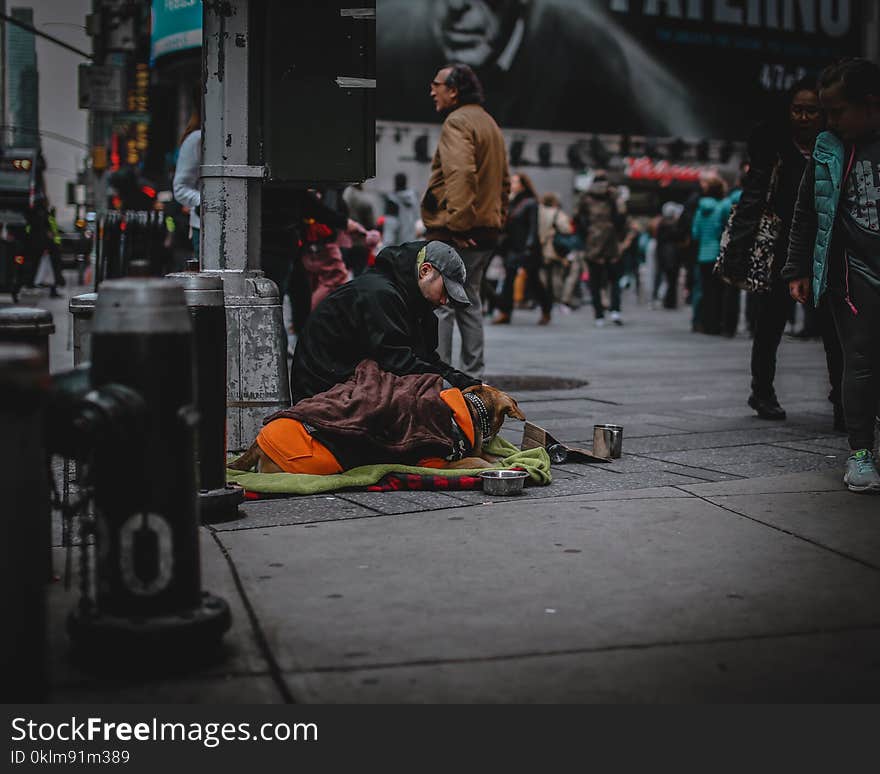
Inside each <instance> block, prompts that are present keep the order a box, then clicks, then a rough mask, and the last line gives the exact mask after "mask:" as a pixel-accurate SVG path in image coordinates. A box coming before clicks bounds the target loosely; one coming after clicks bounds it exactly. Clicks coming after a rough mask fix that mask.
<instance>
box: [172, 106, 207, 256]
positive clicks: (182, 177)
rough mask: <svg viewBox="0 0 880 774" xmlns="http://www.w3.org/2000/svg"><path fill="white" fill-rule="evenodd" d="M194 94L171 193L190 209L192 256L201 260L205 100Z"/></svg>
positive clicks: (181, 141) (178, 154) (181, 138)
mask: <svg viewBox="0 0 880 774" xmlns="http://www.w3.org/2000/svg"><path fill="white" fill-rule="evenodd" d="M193 94H194V97H193V107H192V114H191V115H190V118H189V122H188V123H187V125H186V128H185V129H184V130H183V134H182V135H181V137H180V150H179V151H178V153H177V166H176V168H175V170H174V181H173V183H172V190H173V192H174V198H175V199H176V200H177V201H178V203H180V204H181V205H182V206H183V207H186V208H187V209H189V232H190V240H191V241H192V246H193V257H194V258H195V259H196V260H197V261H198V260H199V237H200V234H201V228H202V221H201V206H202V192H201V189H200V188H199V178H200V176H201V167H202V101H201V95H200V93H199V91H198V90H197V89H194V90H193Z"/></svg>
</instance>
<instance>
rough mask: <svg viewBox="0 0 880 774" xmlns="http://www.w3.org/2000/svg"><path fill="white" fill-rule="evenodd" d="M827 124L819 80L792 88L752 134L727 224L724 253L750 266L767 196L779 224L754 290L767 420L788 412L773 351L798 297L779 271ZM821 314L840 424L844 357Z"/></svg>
mask: <svg viewBox="0 0 880 774" xmlns="http://www.w3.org/2000/svg"><path fill="white" fill-rule="evenodd" d="M824 125H825V118H824V116H823V114H822V110H821V107H820V105H819V93H818V87H817V86H816V81H815V79H806V78H805V79H803V80H801V81H799V82H798V83H796V84H795V85H794V86H793V87H792V89H791V90H790V91H789V93H788V94H787V96H786V99H785V103H784V110H781V111H780V115H778V116H772V117H770V118H769V119H768V120H767V121H765V122H764V123H762V124H760V125H759V126H758V127H757V128H756V129H755V131H754V132H753V133H752V136H751V137H750V138H749V145H748V153H749V168H748V171H747V172H746V174H745V178H744V180H743V186H742V195H741V197H740V199H739V202H738V203H737V205H736V209H735V210H734V213H733V216H732V218H731V220H730V224H729V226H728V236H729V243H728V248H727V256H728V258H729V260H733V261H737V262H739V263H741V264H743V265H745V263H746V262H748V261H749V260H750V256H751V253H752V252H753V251H754V250H755V248H756V242H757V239H758V228H759V223H760V220H761V215H762V213H763V212H764V210H765V208H766V206H767V202H768V201H769V202H770V207H771V209H772V211H773V212H774V213H775V214H776V215H777V216H778V217H779V221H780V225H779V233H778V235H777V237H776V240H775V242H774V244H773V263H772V266H771V285H770V289H769V290H768V291H767V292H766V293H753V294H750V297H751V307H752V320H753V340H752V355H751V375H752V382H751V394H750V395H749V398H748V405H749V406H750V407H751V408H753V409H754V410H755V412H756V413H757V414H758V416H759V417H761V418H762V419H771V420H773V419H776V420H782V419H785V417H786V413H785V410H784V409H783V408H782V406H781V405H780V404H779V399H778V397H777V395H776V389H775V385H774V382H775V378H776V353H777V351H778V349H779V343H780V341H781V340H782V333H783V331H784V330H785V326H786V323H787V322H788V320H789V318H790V317H791V311H792V309H791V307H792V303H793V302H792V299H791V296H790V295H789V292H788V283H787V282H786V281H785V280H784V279H783V278H782V276H781V272H782V267H783V266H784V265H785V261H786V257H787V255H788V244H789V234H790V230H791V222H792V218H793V216H794V208H795V202H796V201H797V192H798V187H799V186H800V181H801V178H802V177H803V173H804V169H805V167H806V165H807V164H808V162H809V159H810V156H811V154H812V152H813V144H814V143H815V141H816V137H817V135H818V134H819V132H820V131H822V129H823V128H824ZM826 306H827V305H826ZM824 313H825V315H826V317H827V320H828V324H827V335H826V337H825V339H826V346H825V351H826V358H827V362H828V370H829V376H830V379H831V393H830V395H829V400H830V401H831V402H832V404H833V405H834V424H835V427H837V428H838V429H841V428H842V425H843V408H842V405H841V398H840V378H841V371H842V368H843V364H842V356H841V354H840V344H839V342H838V341H837V334H836V332H835V331H834V326H833V323H832V321H831V317H830V314H828V313H827V308H826V310H824Z"/></svg>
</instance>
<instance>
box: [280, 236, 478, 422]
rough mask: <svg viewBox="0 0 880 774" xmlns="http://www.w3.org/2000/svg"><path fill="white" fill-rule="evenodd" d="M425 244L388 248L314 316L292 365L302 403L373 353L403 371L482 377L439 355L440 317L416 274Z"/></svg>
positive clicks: (386, 366) (456, 378)
mask: <svg viewBox="0 0 880 774" xmlns="http://www.w3.org/2000/svg"><path fill="white" fill-rule="evenodd" d="M425 244H426V243H425V242H407V243H405V244H402V245H400V246H394V247H386V248H385V249H384V250H382V252H381V253H379V255H378V256H377V258H376V265H375V266H374V267H373V268H372V269H370V270H368V271H366V272H364V273H363V274H361V275H360V276H359V277H355V279H353V280H352V281H351V282H349V283H347V284H345V285H343V286H342V287H340V288H338V289H337V290H335V291H334V292H333V293H331V294H330V295H329V296H327V298H325V299H324V300H323V301H322V302H321V303H320V304H319V305H318V306H317V307H316V308H315V310H314V311H313V312H312V313H311V315H309V319H308V322H307V323H306V326H305V328H304V329H303V331H302V334H301V335H300V337H299V340H298V341H297V344H296V352H295V353H294V356H293V365H292V366H291V369H290V393H291V397H292V399H293V403H294V404H295V403H297V402H298V401H300V400H302V399H303V398H310V397H312V396H313V395H317V394H318V393H319V392H325V391H326V390H328V389H329V388H330V387H332V386H334V385H336V384H340V383H341V382H344V381H345V380H346V379H348V378H349V377H350V376H351V375H352V374H353V373H354V370H355V368H357V366H358V363H360V362H361V361H362V360H365V359H367V358H369V359H371V360H375V361H376V362H377V363H378V364H379V367H380V368H381V369H382V370H383V371H389V372H391V373H393V374H397V375H398V376H404V375H406V374H440V375H441V376H442V377H443V378H444V379H446V381H447V382H449V383H450V384H451V385H452V386H454V387H459V388H464V387H470V386H471V385H474V384H479V383H480V382H479V381H477V380H475V379H472V378H471V377H469V376H468V375H467V374H464V373H462V372H461V371H456V370H455V369H454V368H452V366H450V365H449V364H448V363H444V362H443V361H442V360H441V359H440V358H439V357H438V355H437V352H436V350H437V318H436V316H435V315H434V309H433V308H432V307H431V305H430V304H429V303H428V302H427V301H426V300H425V297H424V296H423V295H422V293H421V291H420V290H419V286H418V280H417V277H416V257H417V255H418V252H419V250H420V249H421V248H422V247H423V246H424V245H425Z"/></svg>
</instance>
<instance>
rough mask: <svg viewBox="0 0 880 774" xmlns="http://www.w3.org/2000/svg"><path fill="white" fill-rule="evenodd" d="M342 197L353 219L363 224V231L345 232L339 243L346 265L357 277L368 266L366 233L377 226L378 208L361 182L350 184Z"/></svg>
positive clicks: (368, 250)
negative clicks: (348, 233) (349, 233)
mask: <svg viewBox="0 0 880 774" xmlns="http://www.w3.org/2000/svg"><path fill="white" fill-rule="evenodd" d="M342 198H343V199H344V201H345V205H346V206H347V207H348V213H350V215H351V218H352V220H354V221H355V222H356V223H359V224H360V225H361V226H363V230H362V231H358V232H353V233H352V234H351V235H350V236H348V235H346V234H343V235H342V237H341V239H340V240H339V243H338V247H339V248H340V249H341V251H342V257H343V259H344V261H345V265H346V266H347V267H348V269H349V270H350V271H351V273H352V275H353V276H355V277H357V276H358V275H359V274H362V273H363V271H364V270H365V269H366V268H367V260H368V258H369V255H370V249H369V248H368V247H367V244H366V233H367V231H372V230H373V229H375V228H376V210H375V208H374V206H373V200H372V198H371V197H370V195H369V194H368V193H367V192H366V191H364V186H363V184H361V183H356V184H355V185H350V186H348V188H346V189H345V191H344V192H343V194H342Z"/></svg>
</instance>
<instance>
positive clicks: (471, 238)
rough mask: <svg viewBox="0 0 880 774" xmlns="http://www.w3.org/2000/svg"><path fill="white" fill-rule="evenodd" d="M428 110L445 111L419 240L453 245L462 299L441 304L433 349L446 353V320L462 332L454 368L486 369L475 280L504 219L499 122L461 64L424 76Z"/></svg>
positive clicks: (479, 372)
mask: <svg viewBox="0 0 880 774" xmlns="http://www.w3.org/2000/svg"><path fill="white" fill-rule="evenodd" d="M431 98H432V99H433V101H434V109H435V110H436V111H437V112H438V113H440V114H441V115H443V116H445V119H444V121H443V127H442V129H441V130H440V139H439V141H438V143H437V150H436V152H435V153H434V158H433V160H432V162H431V177H430V179H429V181H428V187H427V190H426V191H425V195H424V196H423V197H422V221H423V222H424V224H425V239H426V240H440V241H443V242H446V243H448V244H451V245H454V246H455V247H456V248H457V250H458V252H459V254H460V255H461V259H462V261H463V262H464V265H465V268H466V269H467V283H466V285H465V290H466V291H467V296H468V299H469V300H470V304H469V305H468V306H454V307H450V306H442V307H440V308H439V309H438V311H437V317H438V319H439V331H438V349H437V351H438V354H439V356H440V358H441V360H443V361H445V362H449V361H451V360H452V330H453V321H455V322H457V323H458V330H459V333H460V334H461V360H460V366H461V370H462V371H463V372H465V373H467V374H470V375H471V376H473V377H474V378H477V379H481V378H482V376H483V371H484V370H485V358H484V353H483V340H484V339H483V316H482V314H481V310H482V304H481V302H480V286H481V284H482V280H483V272H484V271H485V269H486V265H487V264H488V262H489V259H490V258H491V256H492V251H493V249H494V248H495V246H496V245H497V244H498V239H499V237H500V236H501V231H502V229H503V228H504V224H505V221H506V220H507V208H508V194H509V191H510V177H509V174H508V169H507V148H506V146H505V144H504V137H503V136H502V134H501V130H500V129H499V128H498V124H496V123H495V120H494V119H493V118H492V116H490V115H489V113H487V112H486V110H485V109H484V108H483V101H484V96H483V87H482V85H481V84H480V81H479V80H478V78H477V76H476V75H475V74H474V71H473V70H471V68H470V67H468V66H467V65H462V64H452V65H447V66H446V67H443V68H441V69H440V70H439V71H438V72H437V74H436V75H435V76H434V80H433V81H431Z"/></svg>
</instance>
